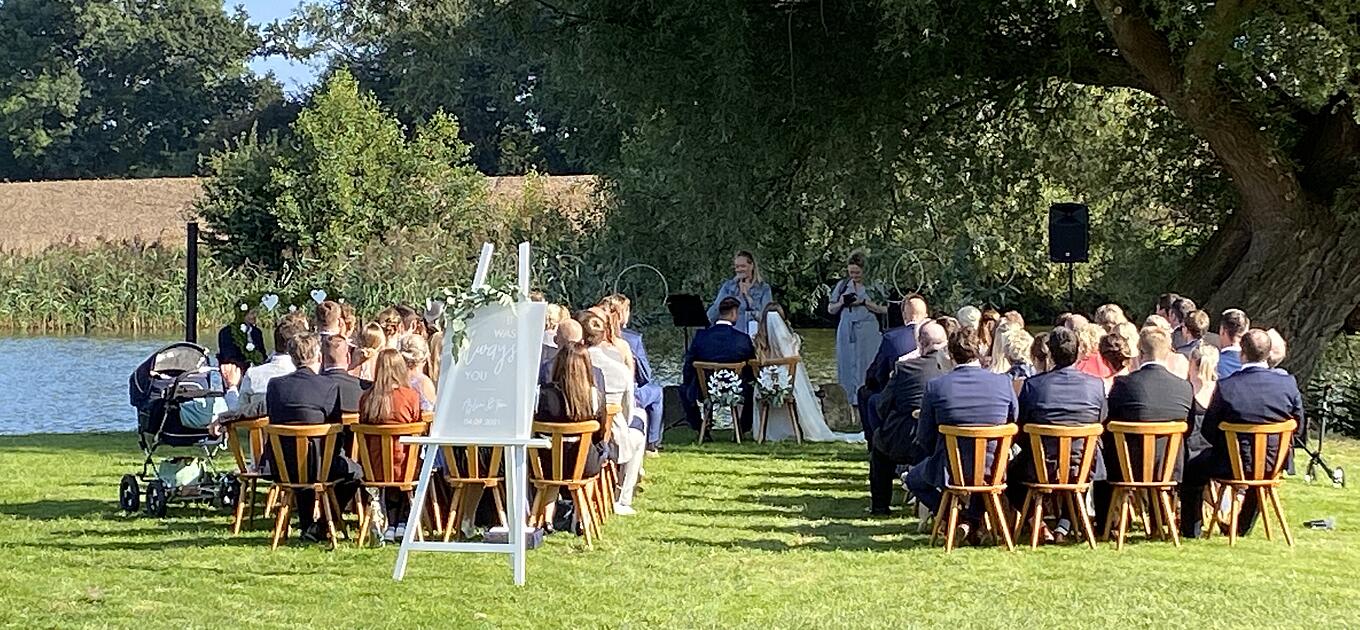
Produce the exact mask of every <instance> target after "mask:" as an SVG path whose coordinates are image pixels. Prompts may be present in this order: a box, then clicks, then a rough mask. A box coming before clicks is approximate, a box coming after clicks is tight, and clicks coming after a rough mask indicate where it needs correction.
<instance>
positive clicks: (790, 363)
mask: <svg viewBox="0 0 1360 630" xmlns="http://www.w3.org/2000/svg"><path fill="white" fill-rule="evenodd" d="M800 361H801V359H800V358H799V357H784V358H780V359H751V360H750V361H748V362H747V364H748V365H750V366H751V372H752V373H754V374H755V376H756V378H760V371H761V370H762V369H764V368H767V367H771V366H774V367H779V366H782V367H784V368H785V371H786V372H787V373H788V375H789V385H790V388H789V393H788V395H787V396H786V397H785V398H784V409H786V410H787V411H788V412H789V424H791V425H793V439H794V440H796V441H797V442H798V443H799V444H802V443H803V428H802V427H800V426H798V405H796V404H794V401H793V388H792V385H793V381H794V378H796V377H797V376H798V363H799V362H800ZM769 428H770V401H768V400H761V401H760V439H759V440H757V441H758V442H760V443H761V444H764V443H765V436H767V435H769Z"/></svg>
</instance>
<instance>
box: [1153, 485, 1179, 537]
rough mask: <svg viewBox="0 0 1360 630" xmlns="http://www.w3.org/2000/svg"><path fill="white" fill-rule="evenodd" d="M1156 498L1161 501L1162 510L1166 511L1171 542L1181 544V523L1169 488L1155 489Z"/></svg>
mask: <svg viewBox="0 0 1360 630" xmlns="http://www.w3.org/2000/svg"><path fill="white" fill-rule="evenodd" d="M1157 500H1159V501H1161V503H1162V511H1163V512H1165V513H1166V520H1167V529H1169V530H1171V544H1173V545H1175V546H1177V547H1180V546H1181V523H1180V520H1181V519H1180V518H1179V517H1178V514H1177V512H1176V506H1175V504H1174V502H1173V501H1172V500H1171V490H1169V489H1166V488H1158V489H1157Z"/></svg>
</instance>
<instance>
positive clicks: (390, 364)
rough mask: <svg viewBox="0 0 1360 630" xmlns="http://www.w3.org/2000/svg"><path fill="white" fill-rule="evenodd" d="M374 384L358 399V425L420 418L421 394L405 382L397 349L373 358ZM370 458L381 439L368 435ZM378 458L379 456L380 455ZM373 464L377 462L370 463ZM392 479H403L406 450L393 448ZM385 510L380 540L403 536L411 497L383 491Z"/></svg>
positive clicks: (413, 420)
mask: <svg viewBox="0 0 1360 630" xmlns="http://www.w3.org/2000/svg"><path fill="white" fill-rule="evenodd" d="M374 362H375V363H376V366H375V368H374V374H373V386H372V387H370V388H369V389H368V391H366V392H364V394H363V396H362V397H360V399H359V423H360V424H411V423H414V422H420V421H421V414H420V394H419V393H417V392H416V390H414V389H411V387H410V386H409V385H408V384H407V369H406V360H405V359H403V358H402V357H401V353H400V352H397V351H396V350H392V349H387V350H383V351H382V352H380V353H379V354H378V357H377V359H376V360H375V361H374ZM368 452H369V457H374V456H375V455H374V454H376V453H381V452H382V438H381V437H379V436H376V435H370V436H368ZM379 457H380V456H379ZM373 465H376V462H375V463H374V464H373ZM391 474H392V479H393V480H403V479H404V478H405V477H404V476H405V474H406V449H404V448H394V449H392V473H391ZM383 504H384V505H385V506H386V510H387V522H388V523H389V525H388V527H387V531H385V532H383V540H385V541H387V542H392V541H394V540H396V539H398V538H401V537H403V536H405V535H406V519H407V517H408V516H410V510H411V499H410V497H408V496H406V493H405V492H401V491H399V490H389V491H387V492H384V496H383Z"/></svg>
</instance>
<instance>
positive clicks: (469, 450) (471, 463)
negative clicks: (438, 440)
mask: <svg viewBox="0 0 1360 630" xmlns="http://www.w3.org/2000/svg"><path fill="white" fill-rule="evenodd" d="M439 448H440V450H442V451H443V452H444V480H445V481H447V482H448V483H449V486H450V487H451V488H453V496H452V497H450V498H449V509H448V517H447V518H446V519H445V521H444V542H448V541H450V540H452V539H453V532H454V531H455V530H457V529H458V528H459V527H460V523H461V522H462V520H463V518H464V517H465V516H467V514H468V512H472V513H473V514H476V511H477V504H478V503H479V502H480V501H481V498H482V493H483V492H485V491H488V490H489V491H491V500H492V501H494V502H495V503H496V516H497V517H498V518H499V519H500V524H501V526H502V527H505V526H507V525H508V521H506V520H505V485H504V482H505V476H504V474H503V473H501V459H502V457H503V456H504V450H503V448H502V447H500V446H492V447H482V446H477V445H475V444H464V445H459V446H452V445H449V444H444V445H441V446H440V447H439ZM483 448H486V449H487V452H486V453H483V452H482V449H483ZM459 455H461V456H462V457H461V458H460V457H458V456H459ZM484 455H485V456H484ZM460 459H461V461H460Z"/></svg>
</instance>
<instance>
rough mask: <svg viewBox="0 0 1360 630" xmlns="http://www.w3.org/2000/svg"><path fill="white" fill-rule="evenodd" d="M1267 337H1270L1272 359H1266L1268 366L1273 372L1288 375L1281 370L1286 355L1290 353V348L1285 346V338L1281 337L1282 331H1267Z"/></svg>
mask: <svg viewBox="0 0 1360 630" xmlns="http://www.w3.org/2000/svg"><path fill="white" fill-rule="evenodd" d="M1266 335H1267V336H1269V337H1270V358H1268V359H1266V364H1267V365H1269V366H1270V369H1272V370H1275V371H1277V372H1281V373H1284V374H1288V372H1285V371H1284V370H1281V369H1280V364H1281V363H1284V357H1285V355H1287V354H1288V353H1289V346H1287V345H1285V343H1284V337H1282V336H1280V331H1278V330H1275V329H1274V328H1271V329H1270V330H1267V331H1266Z"/></svg>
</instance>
